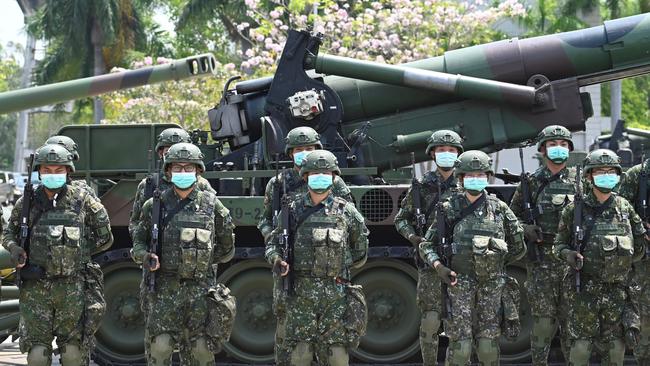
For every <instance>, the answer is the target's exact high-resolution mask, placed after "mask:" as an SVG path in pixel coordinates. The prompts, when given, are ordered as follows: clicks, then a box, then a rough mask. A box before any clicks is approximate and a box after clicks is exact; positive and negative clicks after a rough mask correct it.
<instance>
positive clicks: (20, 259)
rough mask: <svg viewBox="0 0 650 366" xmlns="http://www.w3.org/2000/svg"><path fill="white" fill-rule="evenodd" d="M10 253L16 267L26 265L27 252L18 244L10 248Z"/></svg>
mask: <svg viewBox="0 0 650 366" xmlns="http://www.w3.org/2000/svg"><path fill="white" fill-rule="evenodd" d="M9 253H11V262H12V263H13V264H14V266H18V265H24V264H25V262H26V261H27V252H25V249H23V248H21V247H20V246H18V245H16V244H13V245H12V246H11V247H10V248H9Z"/></svg>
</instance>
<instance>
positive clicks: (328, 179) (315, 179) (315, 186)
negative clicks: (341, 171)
mask: <svg viewBox="0 0 650 366" xmlns="http://www.w3.org/2000/svg"><path fill="white" fill-rule="evenodd" d="M333 180H334V178H333V177H332V175H331V174H312V175H310V176H309V177H308V178H307V184H308V185H309V189H311V190H312V191H314V192H316V193H323V192H325V191H327V190H328V189H329V188H330V187H331V186H332V182H333Z"/></svg>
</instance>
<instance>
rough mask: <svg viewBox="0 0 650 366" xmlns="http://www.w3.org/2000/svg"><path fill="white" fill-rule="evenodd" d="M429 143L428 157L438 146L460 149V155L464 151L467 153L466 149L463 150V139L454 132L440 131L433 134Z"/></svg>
mask: <svg viewBox="0 0 650 366" xmlns="http://www.w3.org/2000/svg"><path fill="white" fill-rule="evenodd" d="M427 143H428V145H427V150H426V154H427V155H429V154H430V153H431V150H433V149H434V148H435V147H436V146H453V147H455V148H457V149H458V153H459V154H462V153H463V151H465V149H463V138H462V137H460V135H459V134H457V133H456V132H454V131H452V130H438V131H436V132H434V133H432V134H431V136H430V137H429V138H428V139H427Z"/></svg>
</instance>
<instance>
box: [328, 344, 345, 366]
mask: <svg viewBox="0 0 650 366" xmlns="http://www.w3.org/2000/svg"><path fill="white" fill-rule="evenodd" d="M349 362H350V356H349V355H348V350H347V349H345V347H341V346H335V347H330V348H329V356H328V357H327V363H328V364H329V366H348V364H349Z"/></svg>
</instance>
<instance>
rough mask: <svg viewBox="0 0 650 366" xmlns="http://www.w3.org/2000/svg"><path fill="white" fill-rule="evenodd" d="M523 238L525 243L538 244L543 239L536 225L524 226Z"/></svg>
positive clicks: (540, 229)
mask: <svg viewBox="0 0 650 366" xmlns="http://www.w3.org/2000/svg"><path fill="white" fill-rule="evenodd" d="M523 226H524V238H526V243H539V242H541V241H542V239H543V238H544V237H543V236H542V228H541V227H539V226H537V225H528V224H524V225H523Z"/></svg>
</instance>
